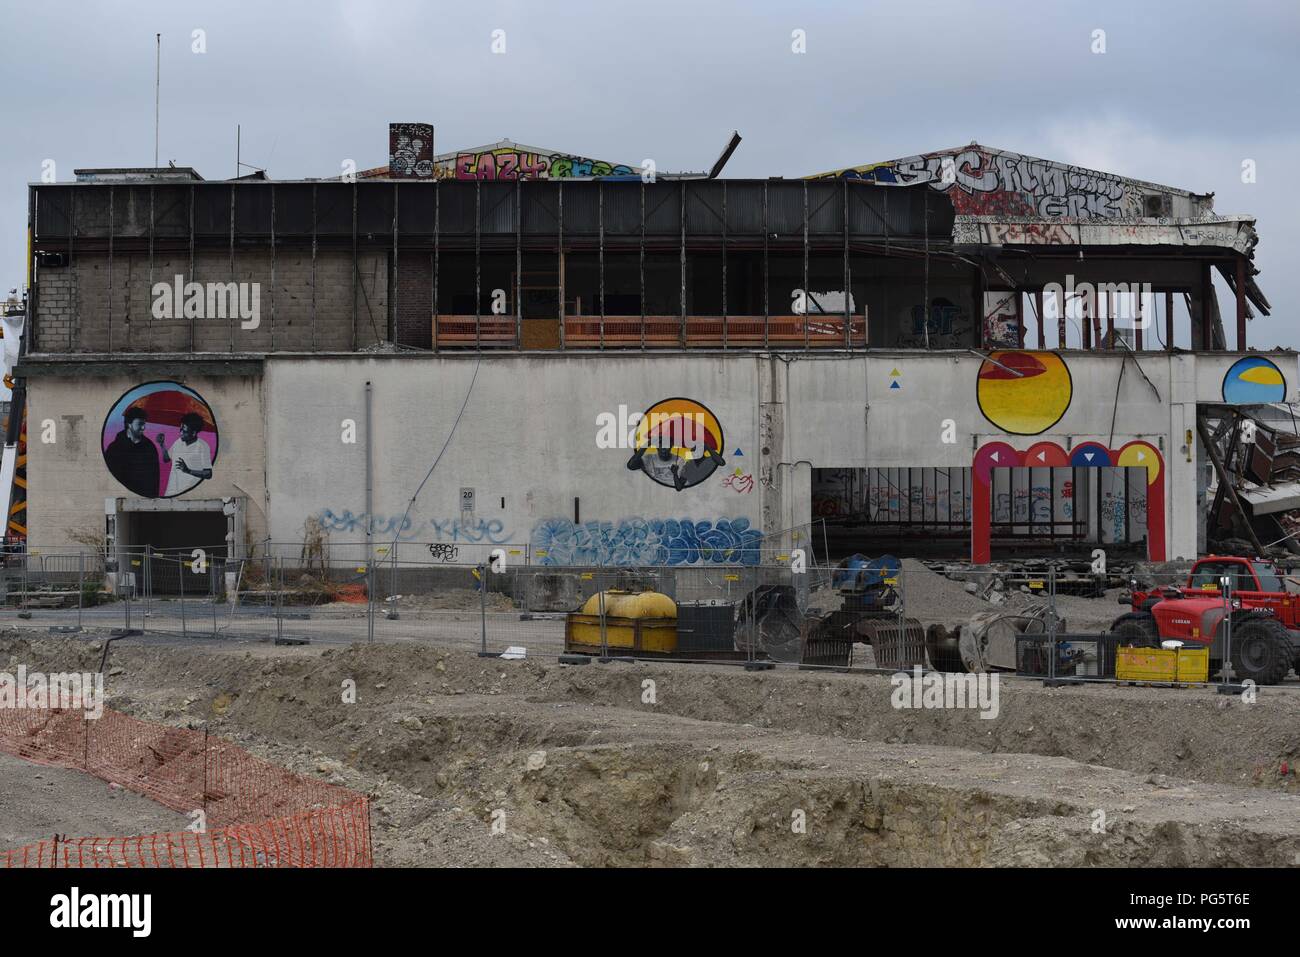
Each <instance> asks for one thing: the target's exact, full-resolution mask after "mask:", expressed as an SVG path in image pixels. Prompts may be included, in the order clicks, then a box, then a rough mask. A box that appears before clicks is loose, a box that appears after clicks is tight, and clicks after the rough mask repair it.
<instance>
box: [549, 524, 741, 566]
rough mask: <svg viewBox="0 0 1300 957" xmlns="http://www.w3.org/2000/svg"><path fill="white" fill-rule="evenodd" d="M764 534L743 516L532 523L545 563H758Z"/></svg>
mask: <svg viewBox="0 0 1300 957" xmlns="http://www.w3.org/2000/svg"><path fill="white" fill-rule="evenodd" d="M762 540H763V533H762V532H761V531H759V530H758V529H754V528H750V527H749V519H747V518H730V519H728V518H720V519H718V520H717V521H716V522H709V521H699V522H693V521H691V520H690V519H685V518H684V519H675V518H667V519H662V518H656V519H645V518H625V519H623V520H621V521H619V522H617V523H615V522H583V523H582V524H580V525H576V524H574V523H573V522H571V521H570V520H568V519H566V518H551V519H546V520H545V521H541V522H538V523H537V524H536V525H535V526H533V534H532V554H533V557H534V559H535V560H536V561H538V562H539V563H540V564H543V565H695V564H706V563H711V564H715V565H757V564H758V563H759V547H760V545H761V543H762Z"/></svg>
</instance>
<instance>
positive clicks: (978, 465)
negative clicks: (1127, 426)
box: [970, 440, 1166, 565]
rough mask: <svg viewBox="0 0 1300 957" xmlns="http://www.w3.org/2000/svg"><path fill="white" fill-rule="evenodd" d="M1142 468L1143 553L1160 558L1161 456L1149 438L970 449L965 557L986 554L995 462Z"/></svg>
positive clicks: (981, 559)
mask: <svg viewBox="0 0 1300 957" xmlns="http://www.w3.org/2000/svg"><path fill="white" fill-rule="evenodd" d="M1071 466H1073V467H1075V468H1103V467H1108V466H1120V467H1123V468H1144V469H1146V470H1147V558H1149V559H1150V560H1152V561H1157V562H1162V561H1165V547H1166V546H1165V460H1164V458H1163V457H1162V456H1161V455H1160V452H1159V451H1158V450H1157V449H1156V447H1155V446H1154V445H1152V444H1151V443H1150V442H1143V441H1141V440H1139V441H1135V442H1129V443H1127V444H1125V445H1122V446H1120V447H1119V448H1118V449H1108V448H1106V447H1105V446H1103V445H1101V444H1100V443H1097V442H1083V443H1080V444H1079V445H1076V446H1075V447H1074V448H1073V449H1071V450H1069V451H1067V450H1066V449H1063V448H1061V446H1059V445H1057V444H1056V443H1055V442H1036V443H1034V444H1033V445H1031V446H1030V447H1029V448H1027V449H1024V450H1021V449H1017V448H1015V447H1014V446H1012V445H1009V444H1008V443H1006V442H989V443H988V444H986V445H982V446H980V448H979V449H978V450H977V451H976V452H975V460H974V462H973V463H972V466H971V474H972V481H971V545H970V558H971V561H972V562H974V563H975V564H977V565H983V564H987V563H988V562H989V561H990V560H991V558H992V546H991V544H990V542H989V533H990V523H991V521H992V484H993V469H998V468H1008V469H1009V468H1053V467H1054V468H1060V467H1071Z"/></svg>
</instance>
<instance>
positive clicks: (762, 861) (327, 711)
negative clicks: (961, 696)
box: [0, 631, 1300, 867]
mask: <svg viewBox="0 0 1300 957" xmlns="http://www.w3.org/2000/svg"><path fill="white" fill-rule="evenodd" d="M5 635H7V636H8V637H0V667H6V663H7V666H8V668H9V669H10V670H12V668H13V667H16V666H17V664H19V663H25V664H27V666H28V667H29V668H31V669H35V668H42V669H44V670H70V669H77V668H84V667H87V666H90V667H93V666H94V664H96V663H97V661H98V654H99V643H98V641H96V640H94V638H95V636H94V635H87V636H79V637H75V638H54V637H49V636H46V635H39V634H37V633H36V632H34V631H33V632H31V633H28V634H21V633H19V632H16V631H8V632H6V633H5ZM132 641H133V639H124V640H123V641H121V642H117V643H115V645H114V648H113V652H112V659H111V663H110V664H111V667H110V675H109V677H108V679H107V681H108V687H107V690H108V693H109V701H108V705H109V706H110V707H113V708H116V709H118V710H122V711H125V712H127V713H129V714H134V715H137V716H140V717H144V718H149V719H152V720H158V721H162V722H165V723H172V724H178V725H187V726H202V725H203V724H204V723H207V724H208V725H209V727H210V729H211V731H212V733H214V734H219V735H222V736H224V737H227V738H230V739H232V740H235V741H237V742H238V743H240V744H241V745H243V746H245V747H247V748H249V749H250V750H251V751H253V752H254V753H256V754H259V755H260V756H262V757H265V758H268V759H270V760H273V761H275V762H277V763H280V764H282V765H284V766H287V767H289V768H291V769H293V770H296V771H300V772H303V773H307V774H312V775H316V776H319V777H322V778H324V779H326V780H330V781H333V782H336V783H339V784H344V785H346V786H349V787H352V788H355V789H357V790H360V791H363V792H366V793H369V794H371V795H372V796H373V798H374V802H375V808H374V825H375V840H374V844H375V853H376V857H377V861H378V863H380V864H381V865H390V866H392V865H408V866H409V865H414V866H445V865H461V866H465V865H468V866H546V867H551V866H572V865H580V866H585V865H650V866H724V865H742V866H748V865H793V866H806V865H819V864H841V865H878V866H907V865H921V864H933V865H992V866H1069V865H1102V866H1129V865H1143V866H1188V865H1209V866H1225V865H1239V866H1255V865H1274V866H1277V865H1284V866H1294V865H1295V864H1297V863H1298V862H1300V784H1297V779H1296V775H1295V771H1294V768H1293V765H1294V762H1295V760H1296V757H1295V755H1296V751H1297V749H1298V748H1300V734H1298V733H1297V731H1296V728H1297V727H1300V724H1298V722H1297V719H1300V694H1298V693H1296V691H1295V690H1293V689H1263V690H1262V691H1261V692H1260V695H1259V698H1258V700H1257V701H1256V702H1255V703H1253V704H1250V703H1245V702H1243V701H1241V700H1240V699H1238V698H1228V697H1225V696H1219V695H1216V694H1214V693H1213V691H1212V689H1211V690H1207V689H1170V688H1133V687H1110V686H1089V687H1068V688H1057V689H1050V688H1044V687H1042V685H1041V683H1037V682H1032V681H1029V680H1018V679H1015V678H1006V679H1003V680H1002V681H1001V683H1000V686H999V692H1000V701H999V705H1000V706H999V711H998V715H997V717H996V718H992V719H984V718H981V717H980V716H979V713H978V712H977V711H973V710H958V709H938V710H910V709H896V708H895V707H893V705H892V704H891V694H892V692H893V686H892V685H891V683H890V678H889V677H888V676H885V675H872V674H860V673H855V674H831V673H810V672H799V671H795V670H779V671H768V672H745V671H743V670H741V669H739V668H736V667H730V666H700V665H673V664H658V663H656V664H647V663H638V664H626V663H610V664H590V665H585V666H571V665H561V664H558V663H557V662H555V661H553V660H541V659H537V658H534V657H530V658H528V659H525V660H522V661H505V660H500V659H483V658H479V657H477V656H475V655H474V654H473V653H472V652H467V651H461V650H452V649H447V648H439V647H436V646H432V645H428V644H375V645H350V646H339V645H335V646H321V645H318V644H314V645H308V646H301V647H287V648H286V647H274V646H272V645H270V644H269V643H260V644H256V643H253V644H250V643H235V642H209V643H206V644H201V643H198V642H190V643H188V644H182V643H179V642H177V643H172V644H162V643H158V642H150V643H143V644H142V643H135V644H132ZM56 666H57V667H56ZM345 679H351V680H353V681H355V682H356V685H357V689H358V700H357V702H356V703H355V704H344V703H343V701H342V696H341V694H340V688H341V687H342V683H343V682H344V680H345ZM214 701H219V702H220V703H219V705H218V706H217V707H216V708H214V707H213V703H214ZM15 773H19V774H21V773H22V772H21V769H18V770H17V771H16V772H15ZM37 773H44V772H43V771H39V769H38V772H37ZM5 776H6V778H7V777H8V776H9V775H8V773H6V775H5ZM6 803H7V802H6ZM0 806H3V805H0ZM88 822H89V818H88ZM143 823H144V822H142V826H143ZM87 826H88V827H89V826H91V825H90V824H89V823H88V824H87ZM148 826H149V827H151V828H152V827H154V826H156V825H154V824H152V823H150V824H149V825H148ZM66 830H68V831H69V832H71V831H74V830H78V829H76V828H66Z"/></svg>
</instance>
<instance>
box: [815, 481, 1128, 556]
mask: <svg viewBox="0 0 1300 957" xmlns="http://www.w3.org/2000/svg"><path fill="white" fill-rule="evenodd" d="M989 478H990V481H989V484H988V488H987V496H988V501H987V508H988V516H987V529H988V536H989V544H990V547H991V557H992V558H994V559H1009V558H1014V557H1016V556H1017V555H1023V554H1025V553H1027V552H1028V551H1032V553H1033V554H1036V555H1063V556H1086V555H1088V554H1089V553H1090V552H1091V550H1092V549H1093V548H1097V547H1104V548H1106V549H1107V551H1108V552H1112V553H1115V554H1121V555H1123V554H1130V553H1131V554H1134V555H1145V554H1146V552H1147V496H1146V493H1147V484H1146V478H1147V473H1146V469H1145V468H1129V467H1119V466H1107V467H1099V468H1092V467H1089V468H1083V467H1073V466H1059V467H1045V468H1028V467H1012V468H994V469H992V470H990V472H989ZM976 499H977V496H976V494H975V488H974V486H973V476H972V469H971V468H969V467H966V468H929V467H926V468H919V467H918V468H865V469H864V468H814V469H813V480H812V515H813V518H814V519H824V520H825V522H826V534H827V541H828V546H829V550H830V554H831V558H832V559H834V560H839V559H841V558H844V557H846V556H848V555H852V554H855V553H861V554H864V555H872V556H876V555H881V554H884V553H889V554H893V555H897V556H899V557H911V558H936V559H965V558H970V557H971V536H972V531H973V524H975V523H973V521H972V518H973V509H974V508H975V507H976V505H975V503H976Z"/></svg>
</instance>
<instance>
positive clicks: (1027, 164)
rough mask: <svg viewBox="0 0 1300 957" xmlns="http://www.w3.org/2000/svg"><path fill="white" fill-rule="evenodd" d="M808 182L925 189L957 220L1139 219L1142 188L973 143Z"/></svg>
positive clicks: (1110, 176) (1104, 175)
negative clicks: (945, 200) (941, 198)
mask: <svg viewBox="0 0 1300 957" xmlns="http://www.w3.org/2000/svg"><path fill="white" fill-rule="evenodd" d="M810 178H812V179H830V178H834V179H858V180H865V181H866V182H869V183H875V184H877V185H884V186H913V185H917V184H928V185H929V186H930V187H931V188H932V189H935V190H937V191H939V192H941V193H946V194H947V195H948V197H949V199H951V200H952V205H953V209H954V210H955V211H956V212H957V214H958V215H963V214H965V215H974V216H1046V217H1050V218H1056V217H1079V218H1085V219H1096V218H1113V217H1121V216H1141V215H1142V214H1143V209H1142V199H1143V192H1142V190H1141V189H1140V188H1139V187H1141V186H1142V185H1144V184H1139V183H1137V182H1135V181H1133V180H1127V179H1124V178H1123V177H1120V176H1114V175H1112V174H1109V173H1102V172H1099V171H1097V170H1091V169H1085V168H1083V167H1081V166H1069V165H1066V164H1064V163H1055V162H1052V161H1050V160H1043V159H1037V158H1035V157H1033V156H1022V155H1020V154H1019V153H1011V152H1007V151H1003V150H996V149H992V148H989V147H986V146H980V145H979V144H977V143H972V144H971V145H970V146H965V147H960V148H958V149H952V150H941V151H939V152H936V153H924V154H922V155H920V156H909V157H906V158H904V159H897V160H889V161H887V162H884V163H874V164H870V165H867V166H857V167H853V168H851V169H842V170H836V171H834V172H830V173H821V174H819V175H817V176H813V177H810ZM1155 189H1156V188H1155V187H1149V189H1148V191H1153V190H1155Z"/></svg>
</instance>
